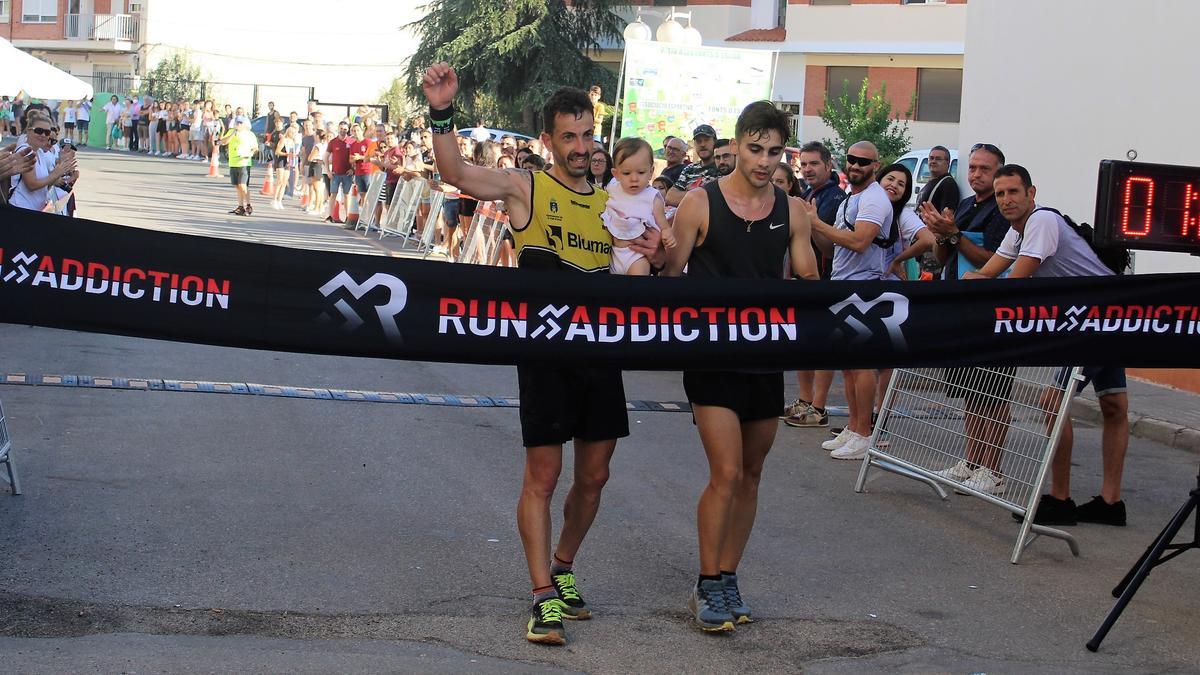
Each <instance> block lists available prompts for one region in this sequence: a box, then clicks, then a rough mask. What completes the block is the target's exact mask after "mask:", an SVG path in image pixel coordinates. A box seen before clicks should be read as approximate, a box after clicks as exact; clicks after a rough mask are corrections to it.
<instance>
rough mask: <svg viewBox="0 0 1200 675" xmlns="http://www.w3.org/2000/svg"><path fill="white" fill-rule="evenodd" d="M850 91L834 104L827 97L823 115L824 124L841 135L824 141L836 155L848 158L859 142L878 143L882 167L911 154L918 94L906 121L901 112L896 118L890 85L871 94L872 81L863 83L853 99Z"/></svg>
mask: <svg viewBox="0 0 1200 675" xmlns="http://www.w3.org/2000/svg"><path fill="white" fill-rule="evenodd" d="M847 89H848V87H844V88H843V89H842V95H841V96H839V97H838V99H837V100H836V101H835V102H834V103H833V104H832V105H831V104H830V102H829V97H826V98H825V107H824V109H822V110H821V113H820V115H821V121H822V122H824V123H825V125H826V126H828V127H829V128H830V129H832V130H833V133H834V134H836V135H837V137H836V138H834V139H829V138H825V139H822V141H821V142H822V143H824V144H825V146H826V147H828V148H829V151H830V152H832V153H833V156H834V157H842V156H845V154H846V150H847V149H848V148H849V147H850V146H851V145H853V144H855V143H857V142H858V141H871V142H872V143H874V144H875V147H876V148H878V149H879V162H880V164H882V165H887V164H891V163H892V162H894V161H895V160H896V158H897V157H899V156H900V155H903V154H904V153H906V152H908V148H909V146H910V144H911V142H912V137H911V136H909V134H908V121H909V120H910V119H911V118H912V113H913V108H914V107H915V105H916V94H913V100H912V102H910V104H909V106H908V110H907V111H905V113H904V119H901V117H900V113H899V112H897V113H896V114H895V116H893V115H892V104H891V102H890V101H888V98H887V85H881V86H880V87H879V91H877V92H875V93H874V94H871V93H870V82H869V81H868V80H863V83H862V87H861V88H860V89H859V90H858V95H857V96H855V97H853V98H851V96H850V93H849V91H848V90H847Z"/></svg>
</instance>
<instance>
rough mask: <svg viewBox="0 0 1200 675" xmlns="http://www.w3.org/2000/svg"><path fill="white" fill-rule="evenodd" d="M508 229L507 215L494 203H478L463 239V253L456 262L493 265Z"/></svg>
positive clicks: (498, 255)
mask: <svg viewBox="0 0 1200 675" xmlns="http://www.w3.org/2000/svg"><path fill="white" fill-rule="evenodd" d="M506 229H508V214H506V213H504V212H502V211H501V210H500V209H499V208H498V207H497V206H496V203H495V202H479V206H478V207H476V208H475V216H474V217H473V218H472V219H471V226H470V228H468V230H467V234H466V236H465V237H463V252H462V255H461V256H459V257H458V259H457V262H465V263H474V264H477V265H495V264H496V262H497V260H498V259H499V257H500V246H501V240H502V237H503V235H504V231H505V230H506Z"/></svg>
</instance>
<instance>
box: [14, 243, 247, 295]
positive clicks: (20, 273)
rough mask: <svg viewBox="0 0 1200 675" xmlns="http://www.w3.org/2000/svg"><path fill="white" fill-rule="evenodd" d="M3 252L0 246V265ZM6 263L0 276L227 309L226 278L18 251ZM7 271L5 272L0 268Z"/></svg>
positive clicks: (58, 288) (95, 292)
mask: <svg viewBox="0 0 1200 675" xmlns="http://www.w3.org/2000/svg"><path fill="white" fill-rule="evenodd" d="M3 261H4V250H3V249H0V263H3ZM11 262H12V264H11V265H8V266H7V267H5V266H3V265H2V264H0V279H2V280H3V281H4V282H5V283H12V284H24V283H25V282H26V281H29V284H28V285H29V286H31V287H38V288H48V289H53V290H56V291H68V292H83V293H88V294H91V295H107V296H110V297H113V298H122V299H125V300H149V301H151V302H165V303H168V304H172V305H174V304H183V305H187V306H190V307H199V306H203V307H206V308H210V309H212V308H215V309H229V292H230V281H229V280H228V279H219V278H214V277H201V276H198V275H195V274H178V273H173V272H164V271H161V270H155V269H149V268H143V267H136V266H134V267H122V266H120V265H110V264H108V263H104V262H97V261H94V260H76V259H74V258H65V257H58V256H53V255H40V254H37V253H26V252H25V251H18V252H17V253H15V254H13V256H12V260H11ZM6 269H7V271H5V270H6Z"/></svg>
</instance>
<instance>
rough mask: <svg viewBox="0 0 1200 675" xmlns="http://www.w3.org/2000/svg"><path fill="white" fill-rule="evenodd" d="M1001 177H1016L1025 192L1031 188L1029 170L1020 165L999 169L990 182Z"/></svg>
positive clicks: (1009, 165)
mask: <svg viewBox="0 0 1200 675" xmlns="http://www.w3.org/2000/svg"><path fill="white" fill-rule="evenodd" d="M1001 176H1016V177H1017V178H1020V179H1021V185H1024V186H1025V189H1026V190H1028V189H1029V188H1031V187H1033V178H1031V177H1030V176H1029V170H1028V169H1026V168H1025V167H1023V166H1021V165H1020V164H1005V165H1004V166H1002V167H1000V168H999V169H996V175H995V177H994V178H992V180H993V181H994V180H996V178H999V177H1001Z"/></svg>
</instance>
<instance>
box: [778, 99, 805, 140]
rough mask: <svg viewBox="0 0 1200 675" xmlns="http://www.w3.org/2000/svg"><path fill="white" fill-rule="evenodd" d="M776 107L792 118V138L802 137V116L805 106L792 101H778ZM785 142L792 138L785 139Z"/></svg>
mask: <svg viewBox="0 0 1200 675" xmlns="http://www.w3.org/2000/svg"><path fill="white" fill-rule="evenodd" d="M775 107H776V108H779V109H780V110H782V111H783V112H785V113H787V114H788V116H789V117H791V118H792V138H799V137H800V116H801V112H802V111H803V110H804V106H803V105H801V104H800V103H796V102H792V101H776V102H775ZM784 140H785V141H790V140H791V139H790V138H785V139H784Z"/></svg>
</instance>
